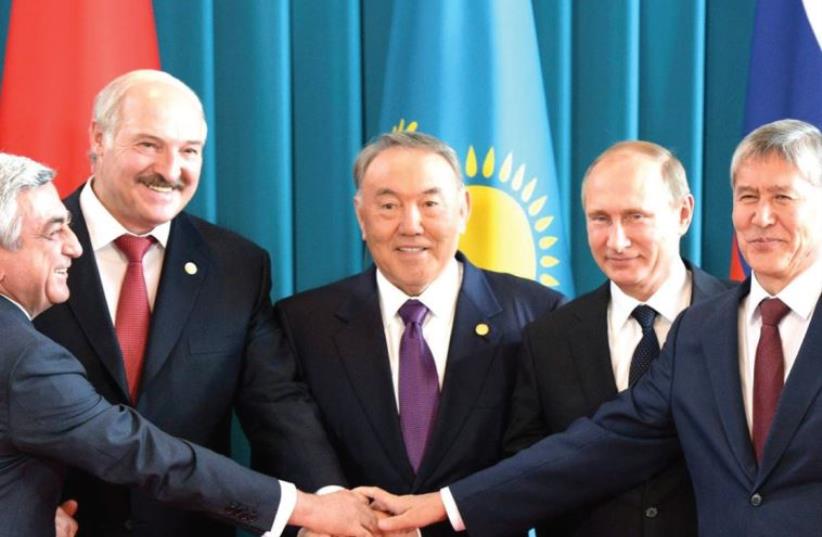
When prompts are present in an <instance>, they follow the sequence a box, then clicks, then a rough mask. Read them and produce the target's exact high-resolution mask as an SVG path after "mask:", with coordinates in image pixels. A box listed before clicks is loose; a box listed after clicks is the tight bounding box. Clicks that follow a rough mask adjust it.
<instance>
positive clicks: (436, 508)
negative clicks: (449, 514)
mask: <svg viewBox="0 0 822 537" xmlns="http://www.w3.org/2000/svg"><path fill="white" fill-rule="evenodd" d="M76 512H77V502H75V501H73V500H69V501H67V502H65V503H64V504H63V505H62V506H60V507H59V508H58V509H57V513H56V516H55V529H56V532H55V533H56V536H57V537H74V535H75V534H76V533H77V529H78V526H77V522H76V521H75V520H74V518H73V517H74V514H75V513H76ZM445 518H446V514H445V507H443V504H442V501H441V500H440V494H439V492H432V493H429V494H422V495H419V496H413V495H407V496H395V495H394V494H391V493H389V492H386V491H384V490H382V489H381V488H378V487H359V488H356V489H354V490H339V491H337V492H332V493H330V494H324V495H321V496H320V495H316V494H306V493H304V492H298V493H297V505H296V507H295V508H294V513H293V514H292V516H291V519H290V520H289V523H290V524H292V525H294V526H302V527H303V529H302V530H300V533H299V536H300V537H326V536H328V537H331V536H335V537H343V536H352V537H373V536H385V537H416V536H417V535H419V532H418V530H417V528H421V527H424V526H427V525H429V524H433V523H434V522H440V521H443V520H445Z"/></svg>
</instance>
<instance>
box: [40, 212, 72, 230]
mask: <svg viewBox="0 0 822 537" xmlns="http://www.w3.org/2000/svg"><path fill="white" fill-rule="evenodd" d="M54 224H60V225H61V226H62V225H70V224H71V213H66V214H64V215H61V216H52V217H51V218H49V219H48V220H47V221H46V223H45V224H44V225H43V227H44V228H47V227H49V226H53V225H54Z"/></svg>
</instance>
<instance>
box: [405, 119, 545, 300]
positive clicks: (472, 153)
mask: <svg viewBox="0 0 822 537" xmlns="http://www.w3.org/2000/svg"><path fill="white" fill-rule="evenodd" d="M417 127H418V124H417V122H416V121H411V122H409V123H408V124H406V123H405V120H400V122H399V123H398V124H397V125H395V126H394V127H393V128H392V129H391V130H392V132H397V131H407V132H413V131H416V130H417ZM481 160H482V164H481V165H480V162H479V159H478V158H477V152H476V150H475V149H474V146H473V145H471V146H469V147H468V153H467V155H465V157H464V161H463V166H464V174H465V178H466V183H469V182H470V183H472V184H469V185H467V186H466V188H467V189H468V192H469V194H470V196H471V217H470V218H469V219H468V225H467V227H466V230H465V234H464V235H463V236H462V238H461V239H460V244H459V248H460V250H461V251H462V252H463V253H465V255H466V256H468V259H470V260H471V261H472V262H473V263H474V264H476V265H478V266H480V267H482V268H485V269H489V270H495V271H499V272H508V273H511V274H515V275H517V276H521V277H523V278H529V279H532V280H537V281H539V282H540V283H542V284H543V285H547V286H550V287H556V286H558V285H559V284H560V282H559V281H558V280H557V278H556V277H555V276H554V275H552V274H551V269H552V268H553V267H556V266H557V265H559V263H560V260H559V259H558V258H557V257H556V256H554V255H552V253H551V249H552V248H553V247H554V245H555V244H556V243H557V240H558V238H557V237H556V236H554V235H551V234H550V230H549V228H550V227H551V224H552V223H553V221H554V217H553V216H552V215H550V214H548V212H547V207H546V204H547V202H548V196H547V195H546V194H537V193H538V192H541V190H542V189H540V188H539V178H538V177H536V176H531V177H530V178H528V179H526V177H527V175H526V166H525V164H519V165H518V166H516V169H515V168H514V166H515V163H514V156H513V153H508V154H507V155H506V156H505V158H503V159H502V163H501V164H500V165H499V166H497V159H496V151H495V149H494V148H493V147H491V148H489V149H488V150H487V151H486V152H485V154H484V155H483V156H482V159H481Z"/></svg>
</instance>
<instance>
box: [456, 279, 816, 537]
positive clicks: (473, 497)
mask: <svg viewBox="0 0 822 537" xmlns="http://www.w3.org/2000/svg"><path fill="white" fill-rule="evenodd" d="M749 290H750V282H747V283H746V284H744V285H742V286H739V287H737V288H736V289H733V290H730V291H726V292H724V293H722V294H720V295H718V296H717V297H714V298H712V299H709V300H706V301H703V302H701V303H699V304H695V305H693V306H692V307H691V308H689V309H688V310H686V311H685V312H684V313H683V314H682V315H681V316H680V317H679V319H678V320H677V322H676V323H674V326H673V327H672V329H671V333H670V334H669V336H668V340H667V342H666V343H665V346H664V348H663V350H662V354H661V356H660V357H659V359H658V360H656V361H655V362H654V363H653V364H652V365H651V368H650V370H649V371H648V373H647V374H646V375H644V376H643V377H642V378H641V379H640V380H639V381H638V382H637V384H636V385H635V386H634V388H633V389H631V390H627V391H625V392H623V393H622V394H620V396H619V397H618V398H617V399H616V400H614V401H612V402H609V403H606V404H605V405H603V406H602V407H601V408H600V409H599V410H598V411H597V413H596V414H595V415H594V417H593V418H592V419H585V418H583V419H581V420H579V421H577V422H575V423H574V424H573V425H572V426H571V427H570V428H569V429H568V431H566V432H565V433H562V434H557V435H553V436H550V437H548V438H546V439H544V440H542V441H540V442H539V443H537V444H534V445H533V446H532V447H531V448H529V449H526V450H524V451H521V452H520V453H518V454H517V455H515V456H514V457H512V458H510V459H507V460H505V461H503V462H502V463H500V464H499V465H498V466H496V467H494V468H492V469H489V470H487V471H485V472H481V473H479V474H476V475H474V476H471V477H470V478H467V479H465V480H463V481H461V482H458V483H455V484H454V485H453V486H452V487H451V491H452V493H453V494H454V496H455V499H456V503H457V505H458V506H459V509H460V512H461V514H462V516H463V518H464V519H465V520H466V524H467V526H468V528H469V530H472V531H474V530H476V531H475V532H476V533H477V534H478V535H504V534H506V533H507V532H508V531H510V528H515V527H525V526H527V525H528V524H530V523H533V522H534V521H535V520H538V519H541V518H544V517H545V516H550V515H553V514H555V513H557V512H559V511H561V510H562V509H564V508H567V507H570V506H574V505H576V504H579V503H580V502H583V501H587V500H590V499H591V498H594V497H596V496H602V495H605V494H609V493H613V492H615V491H616V490H620V489H623V488H626V487H627V486H630V485H631V484H633V483H636V482H638V481H641V480H643V479H646V478H647V477H649V476H650V475H653V474H655V473H656V472H658V471H659V470H660V469H661V468H663V467H664V466H665V465H666V464H668V463H669V462H670V460H671V459H672V458H675V457H676V456H677V453H678V447H681V449H682V452H683V453H684V455H685V461H686V463H687V465H688V470H689V472H690V475H691V479H692V481H693V487H694V493H695V496H696V504H697V512H698V518H699V535H701V536H703V537H714V536H716V537H720V536H728V535H734V536H736V535H746V536H748V535H751V536H753V535H762V536H765V535H791V536H796V537H802V536H815V535H819V528H820V527H822V507H820V506H822V450H820V449H819V439H820V438H822V397H820V392H822V299H820V301H819V302H818V303H817V306H816V309H815V311H814V314H813V317H812V319H811V324H810V326H809V328H808V332H807V334H806V335H805V339H804V341H803V342H802V346H801V348H800V350H799V354H798V355H797V358H796V362H795V363H794V365H793V369H792V370H791V373H790V375H789V377H788V379H787V381H786V383H785V387H784V389H783V391H782V395H781V399H780V401H779V405H778V408H777V411H776V415H775V417H774V421H773V424H772V426H771V431H770V435H769V437H768V439H767V442H766V444H765V448H764V454H763V460H762V463H761V464H759V465H758V464H757V462H756V459H755V457H754V453H753V447H752V446H751V440H750V434H749V431H748V425H747V421H746V418H745V410H744V405H743V402H742V391H741V386H740V379H739V336H738V326H737V323H738V320H737V318H738V312H739V307H740V301H741V300H742V299H743V298H744V297H745V295H747V293H748V292H749ZM503 484H504V485H503ZM497 505H498V506H499V508H497V509H489V506H497Z"/></svg>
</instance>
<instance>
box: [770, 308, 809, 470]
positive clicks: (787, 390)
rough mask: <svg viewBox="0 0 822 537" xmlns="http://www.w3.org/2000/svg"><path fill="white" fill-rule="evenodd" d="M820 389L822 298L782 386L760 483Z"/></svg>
mask: <svg viewBox="0 0 822 537" xmlns="http://www.w3.org/2000/svg"><path fill="white" fill-rule="evenodd" d="M820 389H822V299H820V300H819V301H818V302H817V303H816V309H815V311H814V313H813V317H812V318H811V324H810V326H808V332H807V333H806V334H805V340H804V341H803V342H802V346H801V347H800V349H799V354H797V356H796V362H794V365H793V368H792V369H791V372H790V374H789V375H788V379H787V382H786V383H785V387H784V389H783V390H782V396H781V397H780V399H779V406H778V407H777V409H776V415H775V416H774V420H773V424H772V425H771V430H770V432H769V433H768V439H767V441H766V442H765V453H764V454H763V457H762V464H761V465H760V470H759V473H758V474H757V484H760V483H762V482H763V481H764V480H765V479H766V478H767V477H768V475H769V474H770V473H771V471H772V470H773V469H774V467H775V466H776V464H777V463H778V462H779V459H780V457H781V456H782V454H783V453H784V452H785V449H786V448H787V447H788V444H789V443H790V440H791V438H793V436H794V434H795V433H796V430H797V428H798V427H799V424H800V423H801V422H802V419H803V418H804V417H805V414H806V413H807V412H808V408H809V406H810V405H811V403H812V402H814V401H815V400H816V395H817V393H819V391H820Z"/></svg>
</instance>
